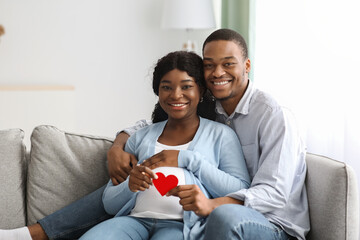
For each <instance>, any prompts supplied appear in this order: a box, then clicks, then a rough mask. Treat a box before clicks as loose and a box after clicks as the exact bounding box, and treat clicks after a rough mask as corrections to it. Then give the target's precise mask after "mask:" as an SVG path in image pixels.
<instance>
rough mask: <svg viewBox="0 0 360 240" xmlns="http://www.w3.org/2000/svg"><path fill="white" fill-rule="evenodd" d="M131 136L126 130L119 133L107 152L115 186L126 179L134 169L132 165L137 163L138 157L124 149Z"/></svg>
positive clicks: (111, 176)
mask: <svg viewBox="0 0 360 240" xmlns="http://www.w3.org/2000/svg"><path fill="white" fill-rule="evenodd" d="M129 137H130V136H129V135H128V134H127V133H125V132H121V133H119V134H118V135H117V136H116V139H115V141H114V143H113V145H112V146H111V148H110V149H109V151H108V152H107V160H108V169H109V175H110V179H111V181H112V183H113V184H114V185H115V186H116V185H118V184H119V183H122V182H123V181H125V179H126V178H127V177H128V176H129V174H130V171H131V170H132V166H133V165H136V164H137V159H136V157H135V156H134V155H132V154H130V153H127V152H125V151H124V148H125V144H126V141H127V140H128V138H129Z"/></svg>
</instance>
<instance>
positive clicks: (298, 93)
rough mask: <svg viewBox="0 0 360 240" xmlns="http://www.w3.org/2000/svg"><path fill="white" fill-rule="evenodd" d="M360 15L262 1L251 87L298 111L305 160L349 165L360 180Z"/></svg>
mask: <svg viewBox="0 0 360 240" xmlns="http://www.w3.org/2000/svg"><path fill="white" fill-rule="evenodd" d="M359 12H360V1H359V0H341V1H340V0H337V1H334V0H297V1H288V0H272V1H268V0H257V2H256V44H255V45H256V52H255V61H256V71H255V72H254V79H253V80H254V82H255V84H256V85H257V87H258V88H260V89H263V90H265V91H267V92H269V93H271V94H272V95H273V96H274V97H275V98H277V99H278V100H279V101H280V103H281V104H282V105H285V106H287V107H289V108H290V109H292V110H293V112H294V113H295V115H296V117H297V119H298V122H299V124H300V126H301V129H302V131H303V133H304V136H305V140H306V143H307V148H308V152H312V153H316V154H321V155H325V156H328V157H331V158H334V159H336V160H339V161H344V162H346V163H347V164H349V165H350V166H352V167H353V168H354V169H355V171H356V173H357V176H358V179H360V178H359V176H360V106H359V105H360V30H359V29H360V15H359V14H358V13H359ZM359 182H360V181H359Z"/></svg>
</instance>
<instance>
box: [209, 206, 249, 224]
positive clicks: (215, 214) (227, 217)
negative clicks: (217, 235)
mask: <svg viewBox="0 0 360 240" xmlns="http://www.w3.org/2000/svg"><path fill="white" fill-rule="evenodd" d="M247 210H248V208H247V207H244V206H242V205H238V204H224V205H221V206H219V207H217V208H215V209H214V210H213V211H212V212H211V213H210V215H209V216H208V220H207V222H208V224H210V225H214V226H219V225H221V226H227V227H229V226H231V225H232V224H234V223H235V222H239V218H241V216H244V215H245V216H246V213H245V212H246V211H247Z"/></svg>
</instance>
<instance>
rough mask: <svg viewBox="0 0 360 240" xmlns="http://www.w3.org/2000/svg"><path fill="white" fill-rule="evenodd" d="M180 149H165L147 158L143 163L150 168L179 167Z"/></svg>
mask: <svg viewBox="0 0 360 240" xmlns="http://www.w3.org/2000/svg"><path fill="white" fill-rule="evenodd" d="M178 156H179V151H178V150H163V151H161V152H159V153H157V154H155V155H154V156H152V157H151V158H148V159H146V160H145V161H143V162H142V163H141V165H142V166H145V167H148V168H150V169H155V168H158V167H177V166H178Z"/></svg>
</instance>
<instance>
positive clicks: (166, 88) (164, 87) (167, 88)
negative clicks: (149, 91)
mask: <svg viewBox="0 0 360 240" xmlns="http://www.w3.org/2000/svg"><path fill="white" fill-rule="evenodd" d="M161 89H163V90H170V89H171V88H170V87H169V86H161Z"/></svg>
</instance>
